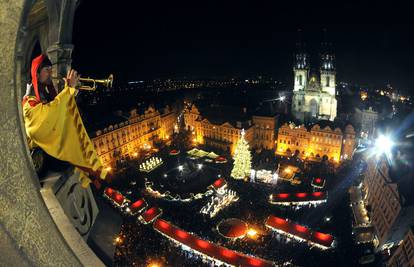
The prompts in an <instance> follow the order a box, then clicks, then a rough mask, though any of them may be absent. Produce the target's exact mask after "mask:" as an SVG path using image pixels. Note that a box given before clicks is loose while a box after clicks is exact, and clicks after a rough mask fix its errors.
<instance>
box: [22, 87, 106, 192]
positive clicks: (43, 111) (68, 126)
mask: <svg viewBox="0 0 414 267" xmlns="http://www.w3.org/2000/svg"><path fill="white" fill-rule="evenodd" d="M75 92H76V89H75V88H72V87H69V86H67V85H66V86H65V88H64V89H63V90H62V91H61V92H60V93H59V94H58V95H57V96H56V97H55V99H54V100H53V101H51V102H49V103H46V104H37V105H36V106H34V107H31V106H30V104H29V101H30V98H31V97H30V98H29V101H26V103H25V104H24V106H23V113H24V122H25V127H26V134H27V136H28V138H29V139H30V140H29V144H31V145H36V146H39V147H40V148H41V149H43V150H44V151H45V152H46V153H47V154H49V155H50V156H52V157H54V158H57V159H59V160H62V161H67V162H69V163H71V164H73V165H74V166H79V167H84V168H88V169H92V170H93V171H98V172H99V173H100V178H101V179H105V176H106V174H107V171H106V170H105V169H104V168H103V165H102V162H101V160H100V159H99V158H98V156H97V154H96V151H95V148H94V146H93V143H92V142H91V140H90V138H89V136H88V134H87V132H86V130H85V127H84V125H83V122H82V118H81V117H80V114H79V110H78V107H77V105H76V101H75ZM76 170H77V171H78V172H80V180H81V184H82V186H83V187H87V186H88V185H89V183H90V182H91V180H90V179H89V178H88V175H87V173H85V172H84V171H83V170H81V169H79V168H76Z"/></svg>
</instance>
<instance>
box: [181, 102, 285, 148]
mask: <svg viewBox="0 0 414 267" xmlns="http://www.w3.org/2000/svg"><path fill="white" fill-rule="evenodd" d="M241 113H245V110H244V111H241ZM184 122H185V127H186V128H187V129H188V130H190V131H191V132H192V134H193V142H194V143H196V144H205V145H209V146H212V147H217V148H219V149H221V150H224V151H229V152H230V153H231V154H233V153H234V150H235V149H236V147H235V146H236V144H237V141H238V140H239V139H240V137H241V131H242V129H244V130H245V136H244V138H245V139H246V141H247V142H248V143H249V145H250V146H251V147H253V148H264V149H274V144H275V142H274V141H275V129H276V122H277V117H276V116H246V117H245V118H244V119H241V120H235V121H230V120H228V121H221V122H217V121H213V120H211V119H210V118H209V117H208V116H206V117H204V116H202V114H201V113H200V111H199V110H198V108H197V107H196V106H195V105H192V106H191V107H190V108H188V109H186V110H185V111H184Z"/></svg>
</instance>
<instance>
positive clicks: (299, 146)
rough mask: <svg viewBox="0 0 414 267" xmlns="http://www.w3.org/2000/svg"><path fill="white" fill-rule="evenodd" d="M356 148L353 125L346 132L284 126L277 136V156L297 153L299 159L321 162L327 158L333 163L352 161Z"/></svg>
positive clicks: (314, 126)
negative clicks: (343, 160)
mask: <svg viewBox="0 0 414 267" xmlns="http://www.w3.org/2000/svg"><path fill="white" fill-rule="evenodd" d="M354 148H355V131H354V128H353V127H352V126H351V125H347V126H346V127H345V130H344V131H342V130H341V129H340V128H335V129H332V128H331V127H329V126H326V127H323V128H322V127H320V125H319V124H315V125H313V126H312V127H311V128H310V129H307V128H306V127H305V126H304V125H303V124H302V125H299V126H296V125H294V124H293V123H291V124H287V123H285V124H283V125H282V126H281V127H280V128H279V131H278V135H277V149H276V154H278V155H284V156H289V155H292V154H294V153H297V154H298V156H299V157H301V158H303V159H309V160H320V159H322V158H324V157H327V158H328V159H329V160H331V161H333V162H339V161H340V160H341V159H350V158H352V154H353V151H354Z"/></svg>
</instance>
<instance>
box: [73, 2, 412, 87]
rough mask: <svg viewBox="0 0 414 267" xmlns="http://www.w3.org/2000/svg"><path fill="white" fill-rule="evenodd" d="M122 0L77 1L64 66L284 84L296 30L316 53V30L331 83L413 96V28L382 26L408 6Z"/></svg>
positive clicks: (123, 75) (100, 72)
mask: <svg viewBox="0 0 414 267" xmlns="http://www.w3.org/2000/svg"><path fill="white" fill-rule="evenodd" d="M123 2H124V3H125V4H121V3H122V1H92V0H82V2H81V4H80V6H79V7H78V10H77V12H76V17H75V24H74V32H73V43H74V45H75V50H74V54H73V58H74V60H73V67H74V68H77V69H78V70H79V71H80V72H81V73H82V74H84V75H89V76H99V77H104V76H106V75H107V74H108V73H114V74H115V77H116V80H117V81H118V82H119V81H121V82H123V81H129V80H141V79H152V78H180V77H184V76H186V77H189V78H219V77H223V78H226V77H232V76H236V77H241V78H243V77H248V76H252V75H268V76H272V77H274V78H276V79H278V80H280V81H283V82H287V83H290V82H291V80H292V64H293V52H294V49H295V42H296V39H297V29H299V28H301V29H302V30H303V39H304V40H305V41H306V46H307V48H308V52H310V53H311V54H313V55H315V56H317V55H318V51H319V46H320V42H321V41H322V39H323V34H322V31H323V29H324V28H326V29H327V31H328V38H329V39H330V41H332V42H333V44H334V49H335V53H336V60H337V72H338V80H339V81H345V82H351V83H360V84H363V85H370V86H383V85H385V84H387V83H391V84H392V85H393V86H394V87H396V88H398V89H402V90H406V91H411V90H412V92H414V75H413V74H414V64H413V63H412V62H414V53H413V51H414V49H413V48H414V45H413V44H414V41H413V40H414V28H413V26H412V25H407V24H387V23H401V22H404V21H401V19H400V18H409V16H411V15H409V14H404V11H403V10H404V9H406V10H407V12H408V11H409V9H408V7H406V8H405V7H397V8H395V7H393V8H389V7H387V6H378V5H377V4H376V5H375V6H372V5H370V4H366V6H360V5H357V4H352V3H351V2H350V1H347V2H346V3H344V4H342V6H338V5H334V4H333V2H326V3H322V4H318V5H316V4H314V3H313V2H311V1H308V2H307V3H308V4H305V5H303V4H294V3H292V5H291V6H280V3H278V2H280V1H267V3H266V4H264V3H262V2H259V1H251V2H254V3H251V4H250V5H247V4H242V3H240V2H237V1H234V2H228V1H221V2H226V3H225V4H223V3H220V4H212V3H211V2H209V3H207V1H204V2H200V1H193V2H194V3H193V4H189V3H185V4H184V3H183V4H178V3H175V1H174V5H173V3H171V2H173V1H170V3H169V4H167V3H168V2H167V3H166V2H164V3H162V2H156V1H151V4H148V3H145V2H144V1H123ZM126 2H127V3H126ZM144 3H145V5H144ZM295 3H296V2H295ZM297 3H299V2H297ZM367 23H371V24H367ZM376 23H381V24H376ZM317 64H318V62H315V60H313V64H312V65H313V66H314V67H315V68H317V67H318V65H317Z"/></svg>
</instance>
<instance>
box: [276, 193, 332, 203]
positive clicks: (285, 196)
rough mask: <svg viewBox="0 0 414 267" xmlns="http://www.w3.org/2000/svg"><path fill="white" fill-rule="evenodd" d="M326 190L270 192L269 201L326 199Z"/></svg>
mask: <svg viewBox="0 0 414 267" xmlns="http://www.w3.org/2000/svg"><path fill="white" fill-rule="evenodd" d="M327 196H328V194H327V193H326V192H320V191H319V192H311V193H304V192H303V193H278V194H272V195H271V197H270V202H272V203H285V202H312V201H322V200H326V199H327Z"/></svg>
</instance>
